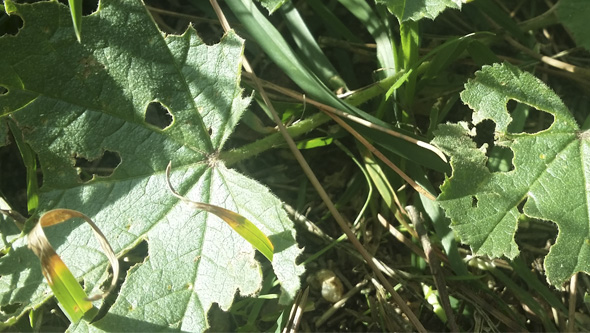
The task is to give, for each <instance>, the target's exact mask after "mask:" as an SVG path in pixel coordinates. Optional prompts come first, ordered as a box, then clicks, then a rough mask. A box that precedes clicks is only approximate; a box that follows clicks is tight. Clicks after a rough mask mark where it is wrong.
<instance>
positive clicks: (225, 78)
mask: <svg viewBox="0 0 590 333" xmlns="http://www.w3.org/2000/svg"><path fill="white" fill-rule="evenodd" d="M6 3H7V6H6V8H12V9H11V10H13V12H11V15H19V16H21V17H22V19H23V21H24V22H25V24H24V26H23V28H22V29H21V30H20V31H19V33H18V35H16V36H5V37H2V38H0V50H11V52H2V51H0V72H1V73H3V74H6V75H3V76H2V77H0V86H3V87H6V88H7V90H8V93H6V94H3V95H0V110H2V114H3V115H10V117H11V118H13V119H14V121H15V123H16V124H17V126H19V128H20V129H21V130H22V132H23V136H24V138H25V141H26V143H27V144H28V145H30V147H31V148H32V149H33V151H34V152H35V153H36V154H37V156H38V158H39V162H40V166H41V170H42V172H43V185H42V187H41V188H40V190H39V211H40V212H44V211H47V210H50V209H53V208H56V207H61V208H67V209H74V210H77V211H81V212H84V213H85V214H86V215H88V216H89V217H90V218H92V219H93V220H95V221H98V222H100V224H99V227H100V228H101V230H102V231H103V232H104V234H105V236H106V238H107V239H109V241H110V242H111V245H112V247H113V249H114V251H115V252H116V253H118V255H121V254H123V253H125V252H127V251H129V250H131V249H133V248H134V247H136V246H137V245H138V244H140V243H141V242H143V241H146V242H147V246H148V256H147V257H146V258H145V260H144V261H143V262H138V263H137V264H136V265H135V266H134V267H133V268H132V269H131V270H130V271H128V272H127V276H126V278H125V281H124V283H123V285H122V288H121V291H120V293H119V295H118V298H117V300H116V301H115V303H114V305H113V306H112V308H111V309H110V311H109V312H108V313H107V315H106V316H105V317H104V318H103V319H101V320H99V321H97V322H95V323H93V324H92V325H90V326H86V327H85V329H88V330H95V329H101V330H117V331H122V330H132V331H153V330H165V329H176V330H178V329H181V330H187V331H203V330H204V329H206V327H207V311H208V310H209V308H210V306H211V305H212V304H213V303H218V304H219V306H220V307H221V308H222V309H228V308H229V306H230V305H231V303H232V300H233V298H234V295H235V293H236V290H238V289H239V290H240V293H241V294H242V295H251V294H253V293H255V292H256V291H257V290H258V289H259V286H260V281H261V279H262V276H261V270H260V264H259V262H258V261H256V260H255V259H254V254H255V251H254V249H253V247H252V246H251V245H250V243H248V242H247V241H246V240H244V239H243V238H242V237H240V236H239V235H238V234H236V233H235V232H234V231H233V230H232V229H231V228H230V227H229V226H228V225H227V224H226V223H224V222H223V221H221V220H220V219H219V218H218V217H216V216H214V215H212V214H209V213H207V212H203V211H194V210H193V209H191V208H190V207H186V205H183V204H182V203H181V201H180V200H179V199H177V198H175V197H173V196H172V195H170V193H169V192H168V190H167V186H166V173H165V170H166V165H167V163H168V162H169V161H173V163H174V165H175V169H174V171H173V172H172V173H171V175H170V178H171V181H172V182H173V183H174V184H182V186H180V188H179V191H180V192H181V193H183V194H185V195H186V196H187V197H190V198H191V199H194V200H195V201H198V202H203V203H207V204H210V205H215V206H219V207H223V208H225V209H227V210H230V211H233V212H236V213H239V214H240V215H242V216H244V218H246V219H248V220H249V221H251V222H252V223H253V224H254V225H256V227H257V228H259V229H260V230H261V231H262V232H263V233H264V234H265V235H268V238H269V239H270V240H271V241H272V244H273V245H274V248H275V252H274V256H273V261H272V266H273V268H274V271H275V274H276V275H277V277H278V280H279V282H280V283H281V287H282V290H283V295H282V297H281V299H280V301H281V302H287V301H289V299H290V298H292V297H293V296H294V295H295V293H296V291H297V290H298V288H299V275H300V274H301V273H302V271H303V267H301V266H298V265H296V263H295V259H296V258H297V256H298V255H299V253H300V251H301V250H300V249H299V248H298V247H297V244H296V242H295V237H294V230H293V225H292V222H291V221H290V220H289V219H288V217H287V215H286V213H285V212H284V211H283V210H282V208H281V203H280V201H279V200H278V199H277V198H276V197H275V196H273V195H272V194H271V193H270V192H269V190H268V189H267V188H266V187H264V186H263V185H261V184H259V183H257V182H256V181H254V180H251V179H249V178H247V177H245V176H243V175H241V174H239V173H237V172H236V171H233V170H230V169H228V168H226V167H225V166H224V163H223V161H222V160H220V159H219V158H218V156H219V151H220V150H222V148H223V145H224V143H225V142H226V140H227V139H228V137H229V136H230V134H231V133H232V131H233V129H234V127H235V125H236V124H237V122H238V120H239V118H240V116H241V115H242V113H243V112H244V110H245V108H246V106H247V105H248V103H249V101H250V100H249V99H248V98H246V99H244V98H242V97H241V94H242V89H241V88H240V87H239V74H240V69H241V62H240V61H241V57H242V53H243V41H242V40H241V39H240V38H239V37H237V36H236V35H235V33H233V32H229V33H228V34H227V35H225V36H224V37H223V38H222V40H221V41H220V43H219V44H216V45H211V46H208V45H205V44H204V43H203V42H202V41H201V40H200V39H199V38H198V36H197V35H196V32H195V31H194V29H192V28H189V29H187V30H186V32H185V33H184V34H183V35H181V36H176V35H165V34H163V33H162V32H161V31H159V30H158V28H157V27H156V25H155V24H154V22H153V20H152V19H151V17H150V16H149V13H148V12H147V11H146V9H145V8H144V7H143V5H142V4H141V2H140V1H137V0H134V1H123V0H113V1H105V2H101V3H100V4H99V10H98V12H97V13H95V14H93V15H89V16H86V17H83V18H82V22H83V25H84V38H83V39H82V43H78V42H77V40H76V37H75V34H74V31H73V28H72V22H71V17H70V13H69V11H68V8H67V7H65V6H63V5H61V4H59V3H57V2H38V3H34V4H16V3H12V2H11V1H6ZM151 103H159V104H161V105H162V106H163V107H164V108H165V109H166V110H167V112H168V114H169V115H170V117H171V122H170V123H169V124H163V125H162V124H158V123H155V124H154V123H151V122H150V121H148V120H147V119H146V113H147V108H148V106H149V105H150V104H151ZM107 154H110V155H114V156H117V157H118V160H119V164H118V165H116V167H115V166H114V165H113V167H115V168H114V169H112V170H111V171H112V174H110V175H108V176H98V175H94V176H93V177H92V179H90V180H89V181H84V180H82V179H81V178H80V177H79V175H78V170H77V169H76V167H75V161H76V159H86V160H89V161H92V160H97V159H100V158H101V157H103V156H106V155H107ZM84 228H85V227H83V226H75V227H74V226H71V227H68V228H65V227H60V226H57V227H55V228H51V229H52V230H48V231H47V236H48V238H49V239H50V240H51V241H52V244H53V245H54V246H55V247H56V252H57V253H59V255H60V256H61V257H62V258H63V259H64V261H66V262H75V263H77V265H76V266H70V269H71V271H72V273H73V274H74V276H76V277H78V278H79V279H82V282H83V285H84V287H85V289H86V291H87V292H88V291H91V290H92V289H94V288H97V287H98V286H99V285H100V284H101V283H102V281H103V280H104V279H105V278H106V275H105V274H104V271H105V264H106V261H105V259H104V257H103V255H102V254H101V253H100V252H99V251H98V250H97V247H98V244H97V242H96V241H95V240H94V239H92V238H89V236H88V232H87V230H85V229H84ZM13 245H14V251H12V252H11V253H9V254H8V255H6V256H4V257H2V258H0V294H2V295H3V298H2V300H0V305H1V306H3V307H5V306H6V305H10V306H11V307H5V308H10V309H11V311H10V312H9V313H7V312H4V313H0V320H2V321H3V322H6V321H9V320H13V319H11V318H15V317H18V316H20V315H22V313H23V312H24V311H25V310H26V309H27V308H29V307H31V306H37V305H39V304H40V303H41V302H43V301H45V300H46V299H48V298H49V297H51V293H50V291H49V289H48V287H47V285H46V284H45V283H44V282H43V277H42V275H41V272H40V270H39V268H38V267H34V266H38V265H34V266H31V268H29V267H27V265H26V264H25V263H29V262H34V260H36V259H35V257H34V255H33V254H32V253H31V252H30V251H29V250H28V249H26V247H25V244H23V242H22V241H21V242H19V241H17V242H15V243H14V244H13ZM31 255H32V256H31ZM79 325H89V324H88V323H84V322H82V323H80V324H79ZM79 328H81V327H79Z"/></svg>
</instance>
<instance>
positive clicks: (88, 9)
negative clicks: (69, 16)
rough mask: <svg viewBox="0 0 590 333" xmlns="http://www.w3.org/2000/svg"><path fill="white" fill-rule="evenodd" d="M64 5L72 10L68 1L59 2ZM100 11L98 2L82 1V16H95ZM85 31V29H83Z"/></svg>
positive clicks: (92, 0) (91, 0) (94, 0)
mask: <svg viewBox="0 0 590 333" xmlns="http://www.w3.org/2000/svg"><path fill="white" fill-rule="evenodd" d="M59 2H61V3H62V4H64V5H66V6H68V10H69V8H70V6H69V4H68V0H59ZM97 9H98V0H84V1H82V16H88V15H90V14H93V13H94V12H96V10H97ZM82 29H84V28H82Z"/></svg>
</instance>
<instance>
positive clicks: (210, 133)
mask: <svg viewBox="0 0 590 333" xmlns="http://www.w3.org/2000/svg"><path fill="white" fill-rule="evenodd" d="M207 133H209V136H211V135H213V129H212V128H211V127H209V128H208V129H207Z"/></svg>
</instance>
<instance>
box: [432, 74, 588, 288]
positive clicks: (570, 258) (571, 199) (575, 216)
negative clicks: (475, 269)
mask: <svg viewBox="0 0 590 333" xmlns="http://www.w3.org/2000/svg"><path fill="white" fill-rule="evenodd" d="M461 98H462V99H463V101H464V102H465V103H466V104H467V105H469V107H471V108H472V109H473V110H474V113H473V124H478V123H480V122H482V121H483V120H484V119H491V120H493V121H494V122H495V123H496V129H495V131H496V132H495V136H496V137H495V141H494V144H495V145H497V146H503V147H507V148H509V149H510V150H512V152H513V154H514V158H513V161H512V164H513V166H514V169H513V170H511V171H507V172H492V171H490V170H489V169H488V168H487V167H486V161H487V158H488V157H487V156H486V153H485V150H486V147H485V146H482V147H481V148H478V147H477V146H476V144H475V142H474V141H473V132H472V131H471V130H470V129H469V126H468V124H467V123H459V124H445V125H441V126H439V128H438V130H437V131H435V135H436V137H435V139H434V141H433V143H434V144H435V145H437V146H438V147H440V148H441V149H442V150H443V151H444V152H445V153H447V154H448V155H450V156H451V166H452V168H453V173H452V176H451V177H450V178H448V179H446V180H445V182H444V184H443V185H442V186H441V191H442V193H441V194H440V195H439V197H438V201H439V202H440V205H441V206H442V207H443V208H444V209H445V211H446V214H447V215H448V216H449V217H450V218H451V220H452V223H453V224H452V227H453V229H454V230H455V231H456V232H457V234H458V235H459V237H460V238H461V240H462V241H463V242H464V243H466V244H469V245H470V246H471V248H472V249H473V251H474V252H475V253H476V254H478V255H489V256H491V257H500V256H506V257H508V258H514V257H516V256H517V255H518V253H519V249H518V246H517V244H516V242H515V241H514V235H515V232H516V229H517V226H518V224H517V222H518V219H519V217H520V216H522V215H523V214H524V215H526V216H528V217H530V218H536V219H541V220H546V221H552V222H554V223H555V224H557V226H558V228H559V234H558V237H557V240H556V241H555V244H554V245H553V246H552V247H551V250H550V251H549V254H548V255H547V257H546V258H545V262H544V265H545V271H546V274H547V279H548V281H549V282H550V283H551V284H553V285H555V286H559V285H561V284H563V283H564V282H565V281H566V280H567V279H568V278H569V277H570V276H571V275H573V274H575V273H577V272H590V194H589V193H590V192H589V191H588V190H589V189H590V139H589V138H590V134H589V133H590V132H588V131H585V132H582V131H580V129H579V126H578V125H577V123H576V121H575V120H574V118H573V117H572V116H571V114H570V113H569V111H568V110H567V108H566V106H565V105H564V104H563V103H562V102H561V100H560V99H559V98H558V97H557V95H555V93H554V92H553V91H551V90H550V89H549V88H548V87H547V86H545V85H544V84H543V83H542V82H541V81H540V80H538V79H537V78H535V77H534V76H533V75H531V74H529V73H525V72H521V71H520V70H519V69H518V68H516V67H514V66H512V65H509V64H502V65H497V64H496V65H494V66H484V67H483V69H482V70H481V71H479V72H477V73H476V77H475V79H473V80H470V81H469V82H468V83H467V84H466V86H465V90H464V91H463V93H462V94H461ZM509 100H514V101H517V102H518V103H522V104H526V105H528V106H530V107H533V108H536V109H538V110H540V111H543V112H547V113H549V114H551V115H552V116H553V118H554V122H553V123H552V125H551V126H550V127H549V128H548V129H546V130H542V131H539V132H537V133H532V134H531V133H512V132H511V131H510V126H509V125H510V124H511V122H512V118H511V116H510V114H509V112H508V111H507V103H508V101H509Z"/></svg>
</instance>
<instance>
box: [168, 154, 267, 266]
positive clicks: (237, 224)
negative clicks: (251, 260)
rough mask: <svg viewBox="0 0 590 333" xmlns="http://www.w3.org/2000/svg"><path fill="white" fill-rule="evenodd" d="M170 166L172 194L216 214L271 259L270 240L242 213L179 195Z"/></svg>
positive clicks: (169, 165)
mask: <svg viewBox="0 0 590 333" xmlns="http://www.w3.org/2000/svg"><path fill="white" fill-rule="evenodd" d="M171 167H172V163H169V164H168V166H167V167H166V182H167V184H168V188H169V189H170V192H172V194H173V195H174V196H175V197H177V198H179V199H180V200H182V201H184V202H185V203H187V204H189V205H191V206H193V207H195V208H196V209H201V210H204V211H206V212H209V213H211V214H214V215H216V216H217V217H219V218H220V219H222V220H223V221H225V223H227V224H228V225H229V226H230V227H231V228H232V229H234V230H235V231H236V232H237V233H238V234H239V235H240V236H242V237H243V238H244V239H245V240H247V241H248V243H250V244H252V246H254V248H255V249H257V250H258V251H260V253H262V254H263V255H264V256H265V257H266V258H267V259H268V260H269V261H272V258H273V254H274V246H273V245H272V242H271V241H270V239H268V237H266V235H265V234H264V233H263V232H262V231H260V229H258V227H256V226H255V225H254V223H252V222H250V220H248V219H247V218H245V217H243V216H242V215H240V214H238V213H235V212H232V211H231V210H227V209H225V208H222V207H219V206H215V205H210V204H206V203H202V202H195V201H192V200H189V199H187V198H185V197H183V196H182V195H180V194H179V193H178V192H176V190H175V189H174V187H172V184H171V183H170V169H171Z"/></svg>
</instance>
